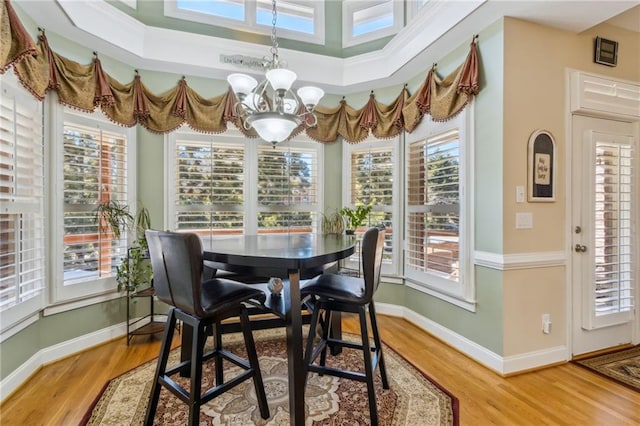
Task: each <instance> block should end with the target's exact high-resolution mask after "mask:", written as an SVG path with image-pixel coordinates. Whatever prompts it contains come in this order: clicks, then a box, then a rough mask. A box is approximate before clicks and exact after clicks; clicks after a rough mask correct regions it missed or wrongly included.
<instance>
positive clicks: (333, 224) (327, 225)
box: [322, 211, 344, 235]
mask: <svg viewBox="0 0 640 426" xmlns="http://www.w3.org/2000/svg"><path fill="white" fill-rule="evenodd" d="M343 232H344V219H343V218H342V215H341V214H340V212H339V211H336V212H334V213H331V214H328V215H324V214H323V215H322V233H323V234H334V235H340V234H342V233H343Z"/></svg>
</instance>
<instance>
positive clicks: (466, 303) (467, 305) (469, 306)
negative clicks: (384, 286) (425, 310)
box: [405, 280, 477, 312]
mask: <svg viewBox="0 0 640 426" xmlns="http://www.w3.org/2000/svg"><path fill="white" fill-rule="evenodd" d="M405 285H406V286H407V287H408V288H411V289H414V290H417V291H419V292H422V293H425V294H428V295H429V296H433V297H435V298H438V299H441V300H444V301H445V302H448V303H451V304H452V305H455V306H458V307H460V308H462V309H466V310H467V311H469V312H476V305H477V303H476V301H475V300H464V299H461V298H459V297H457V296H452V295H449V294H445V293H442V292H441V291H438V290H435V289H433V288H429V287H427V286H426V285H424V284H418V283H415V282H413V281H409V280H405Z"/></svg>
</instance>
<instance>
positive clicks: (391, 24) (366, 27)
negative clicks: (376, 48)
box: [342, 0, 404, 47]
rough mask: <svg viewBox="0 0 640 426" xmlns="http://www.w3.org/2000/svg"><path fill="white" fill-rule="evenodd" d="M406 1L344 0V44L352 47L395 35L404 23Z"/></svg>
mask: <svg viewBox="0 0 640 426" xmlns="http://www.w3.org/2000/svg"><path fill="white" fill-rule="evenodd" d="M403 4H404V2H401V1H394V0H372V1H359V0H344V1H343V2H342V45H343V47H350V46H354V45H356V44H360V43H364V42H367V41H372V40H376V39H380V38H383V37H386V36H390V35H393V34H395V33H397V32H398V31H400V30H401V29H402V27H403V25H404V20H403V14H404V9H403Z"/></svg>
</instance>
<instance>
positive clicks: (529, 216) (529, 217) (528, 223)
mask: <svg viewBox="0 0 640 426" xmlns="http://www.w3.org/2000/svg"><path fill="white" fill-rule="evenodd" d="M531 228H533V213H516V229H531Z"/></svg>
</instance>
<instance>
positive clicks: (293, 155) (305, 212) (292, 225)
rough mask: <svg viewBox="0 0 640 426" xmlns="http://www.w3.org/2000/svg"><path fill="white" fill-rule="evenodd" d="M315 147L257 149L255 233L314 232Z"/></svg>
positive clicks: (316, 202) (316, 193)
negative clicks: (256, 227)
mask: <svg viewBox="0 0 640 426" xmlns="http://www.w3.org/2000/svg"><path fill="white" fill-rule="evenodd" d="M318 210H319V204H318V153H317V149H316V148H315V147H309V148H304V147H299V146H291V144H287V145H278V146H276V147H275V148H273V147H271V146H268V145H266V144H262V145H260V146H259V147H258V232H259V233H269V232H271V233H273V232H282V231H287V232H313V231H314V229H315V224H316V222H317V219H318V218H317V214H316V212H317V211H318Z"/></svg>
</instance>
